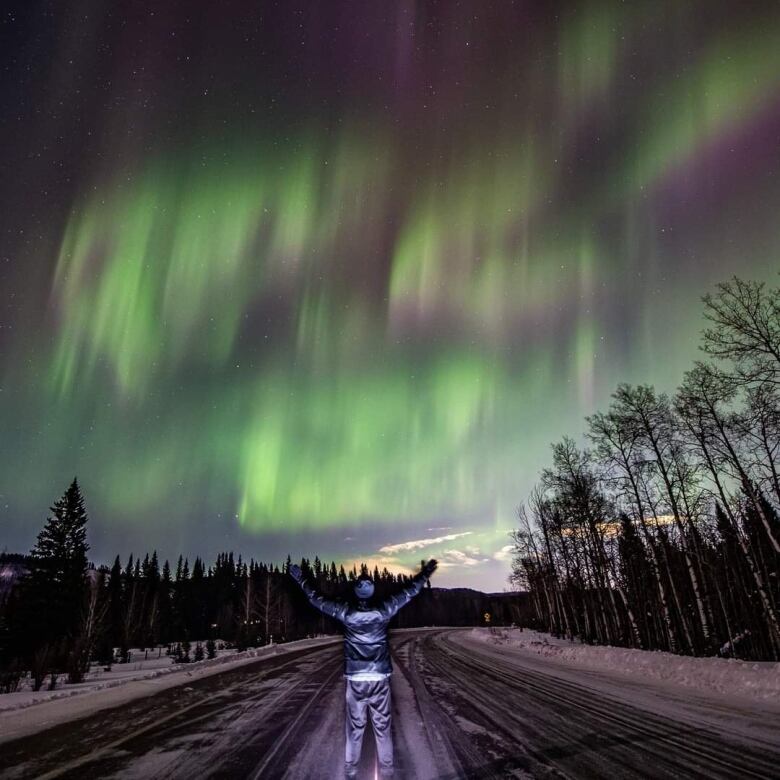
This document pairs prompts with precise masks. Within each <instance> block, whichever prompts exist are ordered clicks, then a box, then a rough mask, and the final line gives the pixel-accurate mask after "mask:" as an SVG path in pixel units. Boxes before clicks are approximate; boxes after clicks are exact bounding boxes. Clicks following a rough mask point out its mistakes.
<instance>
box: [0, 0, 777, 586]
mask: <svg viewBox="0 0 780 780" xmlns="http://www.w3.org/2000/svg"><path fill="white" fill-rule="evenodd" d="M106 9H107V4H106V3H103V2H98V1H97V0H89V1H83V0H82V1H80V2H76V1H75V0H70V2H65V3H61V4H57V6H56V10H53V7H52V6H51V5H50V4H48V3H43V2H35V1H34V0H28V1H27V2H24V3H21V2H19V3H11V8H10V9H8V10H4V11H3V14H4V15H3V18H2V22H1V23H2V33H3V40H4V45H3V47H2V50H3V53H2V54H0V56H2V58H3V61H4V67H3V73H4V83H3V86H2V87H0V90H1V92H0V99H1V100H2V112H0V142H2V149H3V153H2V161H1V164H2V176H0V192H1V193H2V204H3V208H2V212H1V213H0V220H1V223H2V232H1V234H0V235H1V237H0V302H1V304H0V306H1V308H0V347H2V352H1V353H0V426H1V428H0V430H2V438H1V439H0V524H2V529H3V532H2V538H0V545H2V546H7V547H8V548H9V549H23V550H24V549H27V548H29V546H30V545H31V544H32V541H33V540H34V537H35V534H36V533H37V530H38V528H39V526H40V524H41V522H42V521H43V519H44V518H45V514H46V508H47V507H48V506H49V504H50V503H51V501H52V500H53V499H54V498H55V497H56V496H57V495H59V494H60V493H61V492H62V490H63V489H64V488H65V487H66V485H67V484H68V482H69V480H70V479H71V478H72V477H73V475H74V474H77V475H78V477H79V482H80V483H81V485H82V487H83V489H84V492H85V495H86V498H87V505H88V509H89V511H90V516H91V521H90V523H91V526H92V527H91V543H92V547H93V554H94V555H95V557H96V558H97V559H99V560H104V559H107V558H108V557H109V556H112V555H113V554H115V553H116V552H122V553H123V555H124V554H127V553H128V552H130V551H131V550H136V551H137V550H142V549H143V550H145V549H147V548H151V547H157V548H158V549H159V550H160V551H161V554H162V555H163V556H165V555H168V556H172V555H174V554H178V552H179V551H182V552H184V553H185V554H187V553H189V554H190V555H193V554H196V553H197V554H201V555H205V556H207V557H211V556H212V555H213V554H215V553H216V552H217V551H219V550H222V549H234V550H236V552H242V553H243V554H244V555H245V556H247V557H248V556H250V555H253V556H255V557H259V558H262V559H265V560H268V559H273V558H276V559H280V558H281V556H283V555H285V554H286V553H287V552H288V551H289V552H291V553H292V554H293V557H295V556H298V557H300V556H301V555H312V556H313V555H314V554H319V555H321V556H324V557H326V558H327V559H328V560H330V559H331V558H335V559H336V560H337V561H338V560H343V561H352V560H355V559H361V558H362V559H371V560H377V561H380V562H381V561H385V562H387V563H388V565H389V566H391V567H392V566H395V567H396V568H397V567H399V566H410V565H414V564H415V563H416V562H418V561H419V559H420V557H428V556H429V555H431V554H435V555H436V556H437V557H438V558H440V559H441V561H442V563H443V569H442V572H441V581H442V583H444V584H464V585H472V586H475V587H481V588H484V589H501V587H503V586H504V585H505V578H506V576H507V574H508V563H507V561H506V555H505V552H502V548H503V547H504V546H505V545H507V544H508V539H507V537H506V533H507V531H508V530H509V529H511V528H512V526H513V522H514V510H515V507H516V505H517V504H518V503H519V502H520V501H521V500H523V499H524V498H525V496H526V494H527V492H528V490H529V488H530V487H531V485H532V484H533V482H534V481H535V479H536V474H537V472H538V469H539V468H540V466H542V465H543V464H544V463H545V462H546V459H547V458H548V454H549V446H548V445H549V443H550V442H551V441H553V440H556V439H558V438H560V436H562V435H563V434H566V433H568V434H572V435H576V434H577V432H579V431H581V430H582V428H583V422H582V417H583V416H584V415H586V414H590V413H592V412H593V411H595V410H596V409H597V408H598V407H599V406H603V405H604V404H605V401H606V399H607V398H608V396H609V393H610V392H611V390H612V389H613V387H614V386H615V385H616V384H617V382H619V381H634V382H640V381H641V382H652V383H654V384H656V386H658V387H659V388H660V389H663V390H671V389H673V388H674V386H675V385H676V383H677V382H678V381H679V379H680V378H681V375H682V372H683V370H684V369H685V368H687V366H688V364H689V363H690V361H691V359H692V358H693V357H695V355H696V345H697V339H698V331H699V330H700V328H701V306H700V301H699V298H700V296H701V295H702V294H703V293H704V292H706V291H707V290H708V289H709V288H710V287H711V286H712V285H713V284H714V283H715V282H717V281H720V280H722V279H724V278H726V277H728V276H730V275H732V274H734V273H740V274H742V275H746V276H751V277H753V278H762V279H764V278H770V277H771V276H773V275H774V274H775V273H776V270H777V268H778V263H777V257H778V249H779V248H780V230H778V227H777V216H776V215H777V213H778V207H780V177H779V176H778V173H780V47H779V46H778V45H777V41H778V40H780V8H778V6H777V5H776V4H774V3H713V2H686V3H680V2H653V3H641V2H637V3H619V2H614V3H613V2H582V3H542V2H510V1H509V0H505V1H499V0H496V2H477V1H476V0H474V1H473V2H458V3H455V2H453V3H444V2H430V1H429V2H423V1H422V0H399V1H398V2H382V3H379V2H373V3H372V2H362V3H361V2H354V1H351V0H350V1H348V0H334V2H329V3H322V2H311V1H310V2H305V3H298V2H285V3H280V4H276V3H264V2H253V3H240V2H236V3H228V4H210V3H202V2H190V3H185V2H161V3H155V4H145V3H126V4H120V5H116V6H115V10H113V11H110V10H106ZM442 537H451V538H448V539H443V540H442V541H441V542H437V543H433V542H431V543H430V544H418V543H417V542H419V541H421V540H429V541H430V540H435V539H440V538H442ZM447 564H449V565H447ZM380 565H381V563H380Z"/></svg>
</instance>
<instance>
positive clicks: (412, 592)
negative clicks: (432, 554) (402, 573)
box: [380, 558, 439, 620]
mask: <svg viewBox="0 0 780 780" xmlns="http://www.w3.org/2000/svg"><path fill="white" fill-rule="evenodd" d="M438 565H439V564H438V561H436V560H435V559H434V558H431V560H430V561H428V563H426V564H425V566H423V567H422V569H420V571H419V572H418V573H417V574H416V575H415V576H414V577H413V578H412V584H411V585H408V586H407V587H406V588H404V589H403V590H402V591H401V592H400V593H396V595H395V596H391V597H390V598H389V599H387V601H385V602H384V604H382V606H381V607H380V610H381V611H382V612H383V613H384V615H385V616H386V617H387V619H388V620H389V619H390V618H391V617H393V615H395V613H396V612H398V610H399V609H401V607H405V606H406V605H407V604H408V603H409V602H410V601H411V600H412V599H413V598H414V597H415V596H416V595H417V594H418V593H419V592H420V591H421V590H422V589H423V587H424V586H425V583H426V582H427V581H428V579H430V576H431V575H432V574H433V573H434V572H435V571H436V567H437V566H438Z"/></svg>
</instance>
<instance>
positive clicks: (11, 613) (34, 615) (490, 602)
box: [0, 479, 524, 692]
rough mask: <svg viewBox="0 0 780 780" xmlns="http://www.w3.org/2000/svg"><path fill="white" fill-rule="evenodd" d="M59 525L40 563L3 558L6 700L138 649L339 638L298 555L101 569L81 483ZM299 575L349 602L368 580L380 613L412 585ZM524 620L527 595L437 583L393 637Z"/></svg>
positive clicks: (181, 654) (337, 573) (1, 635)
mask: <svg viewBox="0 0 780 780" xmlns="http://www.w3.org/2000/svg"><path fill="white" fill-rule="evenodd" d="M51 513H52V514H51V516H50V517H49V518H48V519H47V521H46V523H45V525H44V527H43V529H42V530H41V532H40V533H39V534H38V538H37V542H36V544H35V546H34V547H33V549H32V551H31V553H30V554H29V555H19V554H4V555H1V556H0V692H13V691H14V690H16V688H17V687H18V685H19V682H20V680H21V678H22V677H23V676H24V675H26V674H30V676H31V680H32V685H33V688H34V689H35V690H38V689H40V688H41V686H43V685H44V684H46V685H47V686H51V687H56V686H57V685H58V684H59V682H61V681H67V682H68V683H71V684H73V683H78V682H81V681H82V680H83V679H84V678H85V675H86V674H87V672H88V671H89V669H90V665H91V664H93V663H98V664H101V665H111V664H112V663H127V662H128V661H130V660H131V657H132V654H133V653H134V652H135V653H137V652H138V650H139V649H140V650H141V651H145V650H149V649H156V650H157V651H158V652H159V651H161V648H165V650H166V652H168V653H169V654H171V655H172V656H173V660H174V661H178V662H182V663H188V662H190V661H198V660H202V659H203V658H204V657H206V656H207V655H208V656H211V657H213V654H214V652H215V645H216V642H217V640H219V642H220V644H221V645H222V646H225V645H227V646H231V647H234V648H236V649H238V650H243V649H247V648H250V647H259V646H263V645H266V644H269V643H279V642H286V641H290V640H294V639H300V638H305V637H309V636H315V635H318V634H335V633H338V632H339V625H338V624H337V623H336V621H334V620H332V619H331V618H328V617H326V616H324V615H322V614H321V613H320V612H318V611H316V610H315V609H314V608H313V607H311V606H310V605H309V603H308V601H307V600H306V598H305V596H304V595H303V594H302V592H301V591H300V589H299V588H298V586H297V585H296V584H295V583H294V582H293V580H292V579H291V578H290V577H289V576H288V575H287V571H288V569H289V566H290V564H291V558H290V556H289V555H288V556H287V559H286V561H285V562H284V563H282V564H281V565H278V564H273V563H263V562H258V561H255V560H254V559H250V560H248V561H247V560H242V558H241V556H240V555H239V556H238V557H235V556H234V554H233V553H232V552H225V553H220V554H219V555H217V557H216V560H215V562H214V563H213V564H211V565H208V566H207V565H206V564H205V563H204V561H203V560H202V559H201V558H200V557H196V558H195V559H194V561H193V562H192V563H191V564H190V561H189V560H188V559H186V558H183V557H182V556H179V558H178V560H177V561H176V563H175V565H174V566H171V565H170V563H169V561H167V560H166V561H163V563H162V564H161V563H160V561H159V559H158V556H157V553H156V552H154V551H153V552H152V553H151V554H149V553H147V554H145V555H144V556H143V557H140V556H133V555H130V556H129V557H128V559H127V560H126V562H125V563H124V564H123V563H122V561H121V560H120V558H119V556H117V557H116V559H115V560H114V563H113V566H111V567H108V566H98V567H95V566H94V565H92V564H90V563H89V561H88V551H89V545H88V543H87V525H88V523H87V521H88V517H87V512H86V507H85V500H84V497H83V495H82V493H81V488H80V486H79V484H78V481H77V480H76V479H74V480H73V482H72V483H71V485H70V486H69V487H68V489H67V490H66V491H65V493H64V494H63V496H62V497H61V498H60V499H59V500H58V501H56V502H55V503H54V505H53V506H52V507H51ZM421 563H422V562H421ZM299 565H300V567H301V569H302V570H303V572H304V575H305V576H306V578H307V579H308V580H309V582H311V584H312V585H314V587H315V588H316V589H317V590H318V591H319V592H321V593H323V594H324V595H326V596H327V597H329V598H333V599H337V600H344V601H347V602H349V601H350V600H352V599H353V598H354V596H353V586H354V582H355V580H356V579H357V578H358V577H359V576H361V575H363V576H369V577H371V579H372V580H373V581H374V584H375V588H376V592H375V599H377V600H380V601H381V600H382V599H384V598H386V597H388V596H390V595H392V594H394V593H396V592H398V591H400V590H401V589H403V588H405V587H407V586H408V585H409V584H410V582H411V577H410V576H409V575H406V574H394V573H392V572H390V571H388V570H387V569H386V568H385V569H382V570H381V571H380V570H379V569H378V568H374V569H373V571H369V569H368V567H367V566H366V565H365V564H362V565H361V566H360V567H358V566H357V565H355V566H353V567H352V568H351V569H349V570H345V569H344V566H343V565H342V566H338V567H337V566H336V564H335V562H330V563H329V564H325V563H323V562H322V561H321V560H320V559H319V557H316V556H315V558H314V560H313V561H312V560H310V559H308V558H303V559H302V560H301V561H300V562H299ZM523 608H524V601H523V597H522V595H519V594H511V593H507V594H500V593H499V594H484V593H481V592H479V591H474V590H469V589H465V588H463V589H458V588H455V589H442V588H434V587H431V585H430V583H429V584H428V587H426V588H425V589H424V591H423V593H421V594H420V595H419V596H418V597H417V598H416V599H414V600H413V601H412V602H411V604H410V605H409V606H407V607H406V608H405V609H403V610H401V611H400V612H399V613H398V615H396V616H395V618H394V619H393V621H392V622H391V627H392V626H396V627H414V626H426V625H427V626H431V625H447V626H478V625H485V624H486V623H489V624H491V625H509V624H511V623H513V622H514V623H520V622H522V620H523V619H524V618H523ZM486 613H487V615H488V617H487V618H486V617H485V615H486Z"/></svg>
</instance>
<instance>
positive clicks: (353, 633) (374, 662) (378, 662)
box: [300, 574, 426, 675]
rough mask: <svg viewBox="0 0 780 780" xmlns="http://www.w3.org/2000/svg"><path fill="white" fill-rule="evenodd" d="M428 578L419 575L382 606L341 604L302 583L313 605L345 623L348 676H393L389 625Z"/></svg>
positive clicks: (345, 670)
mask: <svg viewBox="0 0 780 780" xmlns="http://www.w3.org/2000/svg"><path fill="white" fill-rule="evenodd" d="M425 580H426V577H424V576H422V575H419V574H418V575H417V576H416V577H415V578H414V579H413V580H412V584H411V585H409V586H407V587H406V588H404V590H402V591H401V592H400V593H397V594H396V595H395V596H391V597H390V598H389V599H387V600H386V601H384V602H383V603H382V604H381V605H379V606H378V607H372V606H367V605H359V606H357V607H350V606H348V605H347V604H339V603H337V602H335V601H329V600H328V599H326V598H324V597H323V596H321V595H320V594H319V593H317V591H316V590H314V588H312V587H311V585H309V583H308V582H306V581H305V580H304V581H303V582H301V583H300V585H301V588H302V589H303V592H304V593H305V594H306V597H307V598H308V599H309V602H310V603H311V604H312V605H313V606H315V607H316V608H317V609H318V610H320V612H323V613H324V614H326V615H330V616H331V617H333V618H336V620H338V621H339V622H341V623H343V624H344V673H345V674H348V675H349V674H356V673H357V672H380V673H382V674H390V673H391V672H392V671H393V665H392V663H391V662H390V646H389V645H388V642H387V624H388V623H389V622H390V619H391V618H392V617H393V615H395V613H396V612H398V610H399V609H401V607H403V606H405V605H406V604H408V603H409V602H410V601H411V600H412V599H413V598H414V597H415V596H416V595H417V594H418V593H419V592H420V591H421V590H422V589H423V586H424V585H425Z"/></svg>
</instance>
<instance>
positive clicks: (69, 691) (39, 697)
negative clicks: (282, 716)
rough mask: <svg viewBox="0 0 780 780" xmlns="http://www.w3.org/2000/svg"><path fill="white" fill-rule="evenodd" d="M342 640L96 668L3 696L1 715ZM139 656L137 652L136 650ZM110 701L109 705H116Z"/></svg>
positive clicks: (178, 680) (179, 679)
mask: <svg viewBox="0 0 780 780" xmlns="http://www.w3.org/2000/svg"><path fill="white" fill-rule="evenodd" d="M340 639H341V637H334V636H326V637H316V638H314V639H301V640H298V641H295V642H286V643H284V644H273V645H266V646H264V647H258V648H253V649H251V650H244V651H242V652H237V651H235V650H223V651H220V654H219V655H218V656H217V657H216V658H213V659H207V660H204V661H196V662H192V663H188V664H176V663H173V659H172V658H170V657H168V656H162V657H159V658H158V657H157V655H156V653H155V654H154V655H153V657H151V658H148V659H143V660H139V661H131V662H130V663H127V664H114V665H113V666H112V669H111V671H110V672H105V671H103V670H102V667H98V668H95V667H93V670H92V671H91V672H90V673H89V674H88V675H87V679H86V680H85V681H84V682H83V683H79V684H76V685H68V684H67V683H65V676H64V675H63V677H62V678H61V679H62V683H61V684H59V685H58V687H57V688H56V689H55V690H53V691H47V690H40V691H33V690H30V689H29V688H28V689H23V690H20V691H16V692H15V693H6V694H2V695H0V715H2V714H3V713H7V712H9V711H12V710H20V709H25V708H27V707H32V706H34V705H37V704H44V703H46V702H52V701H55V700H58V699H66V698H70V697H73V696H82V695H85V694H94V693H98V692H100V691H106V690H108V689H111V688H117V687H121V686H127V685H128V684H129V683H139V682H148V681H153V680H158V678H170V684H169V685H158V686H156V687H155V688H154V689H153V690H149V686H147V688H146V690H147V692H149V693H152V692H155V691H158V690H162V689H163V688H167V687H171V686H173V685H182V684H184V683H185V682H186V681H187V680H188V679H189V678H198V679H199V678H201V677H207V676H208V675H211V674H217V673H218V672H223V671H227V670H229V669H232V668H234V667H237V666H241V665H243V664H245V663H250V662H252V661H255V660H257V659H259V658H264V657H270V656H275V655H281V654H284V653H289V652H293V651H295V650H300V649H302V648H305V647H314V646H318V645H326V644H332V643H334V642H337V641H339V640H340ZM137 654H138V655H140V652H138V651H137ZM115 698H116V697H114V698H112V704H113V703H117V702H116V701H115Z"/></svg>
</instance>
